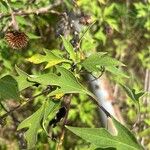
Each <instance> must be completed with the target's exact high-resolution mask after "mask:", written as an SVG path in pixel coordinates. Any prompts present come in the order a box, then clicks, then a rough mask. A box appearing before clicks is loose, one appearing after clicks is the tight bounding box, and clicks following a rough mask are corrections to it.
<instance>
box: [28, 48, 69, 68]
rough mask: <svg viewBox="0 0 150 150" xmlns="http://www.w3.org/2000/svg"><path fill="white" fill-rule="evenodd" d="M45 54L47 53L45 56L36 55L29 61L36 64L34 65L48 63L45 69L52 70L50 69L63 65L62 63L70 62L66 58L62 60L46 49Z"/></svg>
mask: <svg viewBox="0 0 150 150" xmlns="http://www.w3.org/2000/svg"><path fill="white" fill-rule="evenodd" d="M44 52H45V55H42V54H35V55H33V56H32V57H30V58H28V59H27V60H28V61H30V62H32V63H34V64H40V63H43V62H47V65H46V66H45V69H46V68H50V67H52V66H54V65H57V64H59V63H62V62H70V61H68V60H66V59H64V58H61V57H60V56H57V55H55V54H54V53H53V52H52V51H50V50H46V49H45V50H44Z"/></svg>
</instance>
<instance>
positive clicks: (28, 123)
mask: <svg viewBox="0 0 150 150" xmlns="http://www.w3.org/2000/svg"><path fill="white" fill-rule="evenodd" d="M57 105H58V103H56V102H53V101H51V100H48V101H46V102H45V103H43V105H42V106H41V107H40V108H39V109H38V110H37V111H36V112H35V113H34V114H32V115H31V116H30V117H28V118H27V119H25V120H23V121H22V122H21V123H20V124H19V126H18V128H17V130H20V129H23V128H27V131H26V132H25V139H26V140H27V146H28V149H32V148H34V147H35V144H36V142H37V135H38V131H39V129H41V128H42V127H41V122H43V119H44V120H45V119H47V117H48V115H50V114H51V113H52V111H53V109H54V107H56V106H57Z"/></svg>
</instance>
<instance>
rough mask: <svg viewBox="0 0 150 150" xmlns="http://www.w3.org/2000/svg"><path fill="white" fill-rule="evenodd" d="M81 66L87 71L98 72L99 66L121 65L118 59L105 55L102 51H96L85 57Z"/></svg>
mask: <svg viewBox="0 0 150 150" xmlns="http://www.w3.org/2000/svg"><path fill="white" fill-rule="evenodd" d="M82 65H83V67H84V68H85V69H86V70H87V71H89V72H94V71H95V72H98V71H100V67H101V66H103V67H108V66H118V65H123V64H122V63H121V62H119V61H118V60H116V59H114V58H111V57H109V56H107V55H106V53H104V52H98V53H94V54H92V55H90V56H89V57H88V58H86V59H85V60H84V61H83V63H82Z"/></svg>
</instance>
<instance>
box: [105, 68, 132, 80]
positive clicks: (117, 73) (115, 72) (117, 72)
mask: <svg viewBox="0 0 150 150" xmlns="http://www.w3.org/2000/svg"><path fill="white" fill-rule="evenodd" d="M105 69H106V70H107V71H109V72H111V73H112V74H114V75H116V76H119V77H124V78H129V76H128V75H126V74H125V73H124V72H123V71H121V70H120V69H119V68H117V67H115V66H107V67H106V68H105Z"/></svg>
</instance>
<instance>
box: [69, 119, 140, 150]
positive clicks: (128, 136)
mask: <svg viewBox="0 0 150 150" xmlns="http://www.w3.org/2000/svg"><path fill="white" fill-rule="evenodd" d="M112 120H113V123H114V125H115V127H116V130H117V135H115V136H114V135H112V134H110V133H109V132H108V131H107V130H106V129H104V128H91V129H90V128H78V127H70V126H66V127H67V129H69V130H70V131H71V132H73V133H74V134H76V135H78V136H79V137H81V138H83V139H84V140H86V141H87V142H90V143H91V144H93V145H95V148H108V147H113V148H116V149H117V150H120V149H122V150H126V149H129V150H142V149H143V148H142V147H141V146H140V145H139V143H138V142H137V140H136V138H135V137H134V136H133V134H132V133H131V132H130V131H129V130H128V129H127V128H125V127H124V126H123V125H121V124H120V123H119V122H118V121H117V120H116V119H114V118H112Z"/></svg>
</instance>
